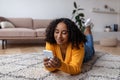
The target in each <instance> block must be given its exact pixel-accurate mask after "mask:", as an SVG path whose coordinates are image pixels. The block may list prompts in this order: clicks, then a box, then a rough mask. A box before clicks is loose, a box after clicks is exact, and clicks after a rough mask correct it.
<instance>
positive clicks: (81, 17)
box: [72, 2, 85, 32]
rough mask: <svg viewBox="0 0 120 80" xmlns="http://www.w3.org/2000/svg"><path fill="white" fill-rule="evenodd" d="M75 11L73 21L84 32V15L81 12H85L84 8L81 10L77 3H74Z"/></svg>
mask: <svg viewBox="0 0 120 80" xmlns="http://www.w3.org/2000/svg"><path fill="white" fill-rule="evenodd" d="M73 5H74V9H73V12H72V19H74V20H75V23H76V24H77V25H78V27H79V29H80V30H81V31H82V32H83V31H84V29H85V27H84V20H85V19H84V13H82V12H80V11H81V10H84V9H83V8H80V6H78V5H77V4H76V2H74V3H73Z"/></svg>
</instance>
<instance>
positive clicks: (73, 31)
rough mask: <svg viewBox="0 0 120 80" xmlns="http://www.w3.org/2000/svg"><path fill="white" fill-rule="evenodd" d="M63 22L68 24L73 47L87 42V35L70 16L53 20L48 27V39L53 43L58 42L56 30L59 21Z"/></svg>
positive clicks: (69, 38)
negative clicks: (55, 36)
mask: <svg viewBox="0 0 120 80" xmlns="http://www.w3.org/2000/svg"><path fill="white" fill-rule="evenodd" d="M60 22H63V23H65V24H66V25H67V29H68V41H69V42H71V43H72V47H77V48H79V44H80V43H81V42H82V43H85V42H86V37H85V35H84V34H83V33H82V32H81V31H80V30H79V28H78V26H77V25H76V24H75V23H74V22H73V21H72V20H70V19H68V18H59V19H55V20H53V21H52V22H51V23H50V24H49V25H48V27H47V29H46V39H45V40H46V41H47V42H49V43H51V44H56V41H55V38H54V31H55V28H56V26H57V25H58V23H60Z"/></svg>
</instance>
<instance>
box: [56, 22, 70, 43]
mask: <svg viewBox="0 0 120 80" xmlns="http://www.w3.org/2000/svg"><path fill="white" fill-rule="evenodd" d="M54 38H55V40H56V42H57V44H59V45H64V44H66V43H68V30H67V25H66V24H65V23H63V22H60V23H58V24H57V27H56V28H55V31H54Z"/></svg>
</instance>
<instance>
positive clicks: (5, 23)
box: [0, 21, 15, 28]
mask: <svg viewBox="0 0 120 80" xmlns="http://www.w3.org/2000/svg"><path fill="white" fill-rule="evenodd" d="M0 26H1V28H15V26H14V25H13V24H12V23H11V22H8V21H2V22H1V23H0Z"/></svg>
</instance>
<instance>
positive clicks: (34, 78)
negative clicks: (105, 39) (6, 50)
mask: <svg viewBox="0 0 120 80" xmlns="http://www.w3.org/2000/svg"><path fill="white" fill-rule="evenodd" d="M0 80H120V56H116V55H111V54H108V53H103V52H96V53H95V57H94V58H93V59H92V60H91V61H90V62H88V63H84V64H83V71H82V73H81V74H79V75H69V74H66V73H63V72H61V71H59V72H56V73H50V72H48V71H46V70H45V69H44V66H43V54H42V53H29V54H20V53H19V54H12V55H1V56H0Z"/></svg>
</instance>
